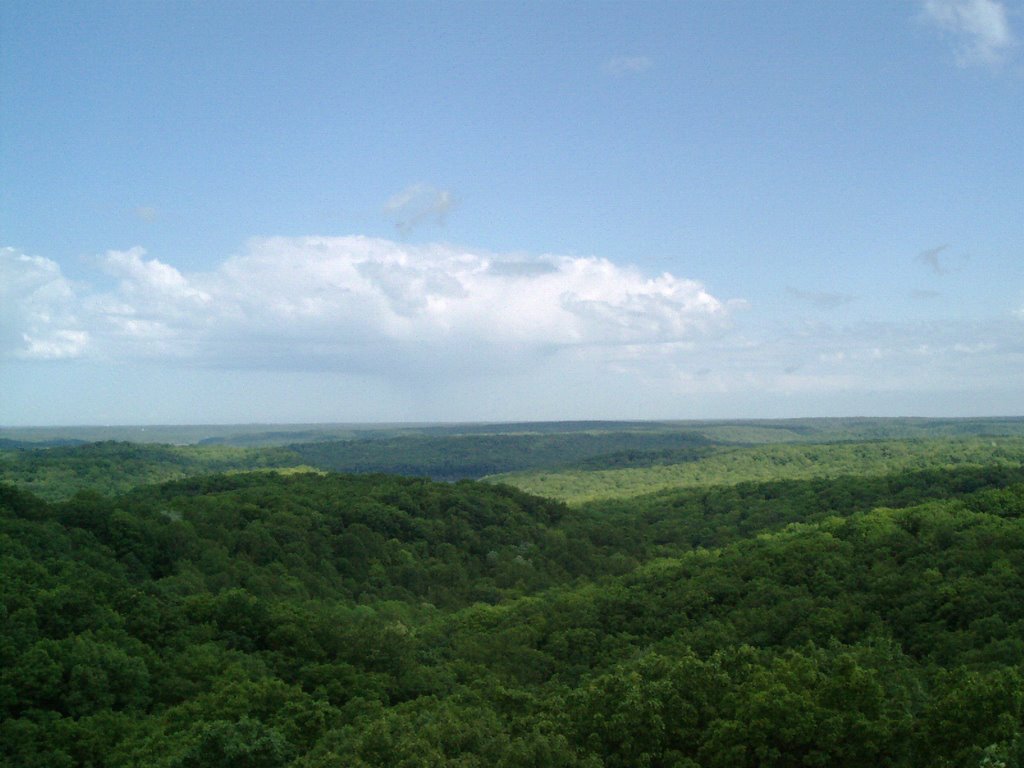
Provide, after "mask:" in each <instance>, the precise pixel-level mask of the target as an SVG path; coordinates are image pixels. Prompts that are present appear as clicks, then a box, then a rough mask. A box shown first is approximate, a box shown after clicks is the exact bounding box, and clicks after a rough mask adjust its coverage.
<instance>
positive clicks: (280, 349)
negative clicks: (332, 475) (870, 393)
mask: <svg viewBox="0 0 1024 768" xmlns="http://www.w3.org/2000/svg"><path fill="white" fill-rule="evenodd" d="M4 263H5V268H7V269H8V270H9V271H11V272H12V273H14V277H15V279H16V280H17V281H20V282H19V283H18V284H26V285H31V286H36V288H35V289H34V290H35V293H33V292H32V291H24V290H21V291H19V292H18V293H19V295H26V296H29V297H31V296H35V298H30V299H28V300H26V301H23V302H21V305H20V306H23V308H22V309H21V310H19V312H18V314H17V316H14V317H11V318H10V322H9V325H10V327H11V328H12V329H14V331H13V332H12V333H11V334H8V336H10V339H9V340H8V343H7V345H6V349H7V351H14V352H16V353H17V354H21V355H24V356H29V357H33V356H34V357H47V356H75V355H86V354H98V355H103V356H105V357H107V358H112V359H116V358H118V357H125V358H138V357H158V358H177V359H182V360H188V361H190V362H192V363H197V364H203V365H214V366H216V365H227V366H233V367H249V368H253V367H279V368H290V369H314V370H315V369H328V368H329V369H334V370H348V371H356V372H375V373H380V372H388V373H395V372H404V373H406V374H409V375H416V374H417V372H419V371H422V370H426V369H437V368H443V369H452V368H464V369H467V370H471V369H473V368H474V367H476V366H482V367H489V368H491V369H493V368H495V367H501V366H512V367H520V366H524V365H530V364H531V363H532V362H533V361H536V360H537V359H539V358H542V357H545V356H550V355H554V354H558V353H564V352H567V351H568V352H571V353H573V354H578V355H583V356H590V357H591V358H592V359H595V360H601V359H605V358H606V357H608V356H609V353H608V350H611V349H616V348H618V349H620V350H625V349H626V348H629V350H630V351H629V353H628V356H634V355H636V354H638V353H637V350H643V349H652V348H656V347H658V346H659V345H671V344H678V343H683V342H692V341H694V340H699V339H701V338H704V337H706V336H707V335H708V334H712V333H715V332H716V331H717V330H719V329H721V328H723V327H725V326H726V325H727V324H728V321H729V317H730V313H731V309H732V305H730V304H728V303H724V302H722V301H720V300H719V299H717V298H715V297H714V296H712V295H711V294H709V293H708V292H707V291H706V290H705V289H704V287H703V286H702V285H701V284H700V283H697V282H695V281H693V280H687V279H684V278H679V277H676V276H674V275H671V274H668V273H665V274H661V275H657V276H650V275H645V274H643V273H642V272H640V271H639V270H637V269H634V268H631V267H623V266H620V265H617V264H614V263H612V262H610V261H608V260H606V259H600V258H579V257H568V256H557V255H546V256H542V257H538V258H535V259H524V258H522V257H515V258H506V257H502V256H499V255H493V254H484V253H478V252H473V251H468V250H464V249H458V248H453V247H449V246H443V245H432V246H416V247H414V246H408V245H404V244H400V243H396V242H393V241H389V240H380V239H372V238H365V237H338V238H320V237H307V238H268V239H260V240H254V241H252V242H251V243H250V244H249V245H248V247H247V249H246V250H245V251H244V252H243V253H241V254H239V255H236V256H233V257H231V258H229V259H227V260H225V261H224V262H222V263H221V264H220V265H219V266H218V267H217V268H216V269H215V270H213V271H211V272H206V273H195V274H183V273H181V272H180V271H178V270H177V269H175V268H174V267H172V266H170V265H168V264H165V263H163V262H161V261H159V260H158V259H154V258H147V256H146V254H145V252H144V251H143V250H142V249H141V248H133V249H131V250H127V251H110V252H108V253H107V254H106V255H105V257H104V258H103V259H102V262H101V263H102V266H103V268H104V270H105V271H106V272H107V273H108V274H109V275H111V276H113V277H114V278H115V279H116V281H117V282H116V286H115V287H114V288H113V289H111V290H107V291H96V290H86V289H84V288H79V289H77V290H76V289H74V288H73V287H72V286H71V285H70V284H69V283H68V282H67V281H66V280H64V278H63V277H62V276H61V274H60V270H59V268H58V267H57V265H56V264H54V263H53V262H49V261H47V260H45V259H36V260H32V259H31V258H29V257H24V256H21V255H15V256H8V257H7V260H6V261H5V262H4ZM4 284H5V285H12V284H15V283H13V282H12V281H10V280H5V282H4ZM58 305H59V306H61V307H63V308H65V312H64V314H63V315H60V316H58V315H56V314H54V312H53V308H54V307H55V306H58ZM69 312H70V314H69ZM72 316H75V317H78V318H80V320H81V322H80V323H79V324H77V325H76V324H74V323H71V322H70V318H71V317H72ZM5 320H6V318H5ZM6 325H8V323H6V322H5V326H6ZM77 333H80V334H82V335H81V336H77V335H75V334H77ZM26 334H27V335H26ZM30 339H31V340H35V341H36V342H37V343H35V345H34V346H33V343H32V341H30ZM87 342H88V343H87ZM614 356H615V355H614V354H612V355H611V357H614Z"/></svg>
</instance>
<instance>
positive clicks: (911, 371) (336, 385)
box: [0, 0, 1024, 426]
mask: <svg viewBox="0 0 1024 768" xmlns="http://www.w3.org/2000/svg"><path fill="white" fill-rule="evenodd" d="M0 115H2V117H0V425H6V426H28V425H82V424H190V423H193V424H194V423H283V422H297V423H311V422H333V423H336V422H380V421H387V422H395V421H416V422H424V421H520V420H556V419H557V420H562V419H566V420H570V419H699V418H717V419H721V418H783V417H807V416H983V415H1021V414H1024V0H905V1H903V2H896V1H893V2H863V0H854V1H849V2H847V1H845V0H835V2H826V3H823V2H820V0H806V1H805V0H794V1H793V2H785V3H774V2H767V1H766V0H749V1H744V2H740V1H738V0H688V1H687V2H669V3H659V2H556V1H551V2H537V3H520V2H515V3H513V2H483V1H482V0H481V1H478V2H447V1H444V0H439V1H438V2H429V3H426V2H375V3H369V2H342V1H340V0H339V1H338V2H287V3H286V2H269V0H264V1H262V2H259V1H253V2H240V1H238V0H225V1H218V0H214V1H213V2H198V3H188V2H155V1H152V0H150V1H146V2H123V3H115V2H105V1H104V0H97V1H96V2H88V3H84V2H48V1H47V0H42V1H40V0H32V2H27V1H26V0H12V1H11V2H6V3H3V4H0Z"/></svg>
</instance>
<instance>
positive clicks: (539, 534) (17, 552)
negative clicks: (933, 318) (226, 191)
mask: <svg viewBox="0 0 1024 768" xmlns="http://www.w3.org/2000/svg"><path fill="white" fill-rule="evenodd" d="M1022 426H1024V422H1022V421H1021V420H1012V419H1008V420H999V421H985V420H972V421H968V420H964V421H963V422H956V421H949V420H947V421H943V422H928V423H922V422H920V421H917V420H914V421H903V420H876V421H872V420H858V421H856V422H849V421H847V422H837V421H834V420H829V421H821V422H815V421H807V422H800V423H792V422H758V423H730V424H722V423H706V424H702V423H686V424H653V423H652V424H622V425H614V424H607V423H588V424H585V425H570V424H559V425H517V427H516V428H511V427H505V426H503V427H501V428H493V429H486V428H472V429H470V428H465V429H460V428H455V427H447V428H443V429H442V428H419V429H415V430H412V429H401V430H394V429H381V430H379V431H376V432H373V433H368V432H367V433H355V432H353V433H351V434H348V435H342V434H341V432H340V431H338V430H335V431H334V432H333V433H332V434H329V435H324V434H320V433H316V432H315V431H312V430H308V429H304V430H303V431H302V432H301V433H300V432H298V431H296V432H293V433H290V434H292V435H293V436H294V435H298V434H301V436H300V437H298V438H296V440H295V442H288V441H287V440H285V439H283V438H282V433H281V432H280V431H277V430H273V431H271V430H268V431H267V432H266V433H260V432H255V431H253V430H247V431H244V432H240V433H239V438H238V441H237V442H236V441H235V440H234V439H233V438H232V436H231V435H230V434H221V435H219V436H213V438H212V439H208V438H209V437H210V436H206V437H204V436H203V435H202V433H200V432H193V433H192V434H191V435H190V436H191V437H193V438H194V442H192V443H190V444H187V445H174V444H171V443H149V444H143V443H138V442H128V441H125V440H102V441H100V442H95V441H90V440H89V439H88V438H89V437H93V436H94V435H89V436H88V437H87V438H86V441H85V442H82V443H76V442H74V441H75V440H78V439H81V438H82V436H81V435H75V434H71V433H68V434H56V435H29V436H25V435H7V436H6V438H7V440H8V441H9V442H7V443H4V444H3V445H2V446H0V559H2V562H0V574H2V579H0V596H2V600H0V612H2V615H0V619H2V620H0V765H4V766H11V767H12V768H13V767H14V766H18V767H19V768H20V767H22V766H25V767H28V768H34V767H39V768H43V767H44V766H46V767H49V766H68V767H69V768H70V767H72V766H82V767H85V766H111V767H114V766H118V767H120V766H165V767H167V768H170V767H172V766H174V767H176V768H177V767H181V768H184V767H185V766H188V767H192V768H194V767H199V766H211V767H212V766H245V767H253V768H264V767H266V768H271V767H276V766H282V767H283V766H289V767H291V768H313V767H317V768H326V767H328V766H408V767H410V768H412V767H413V766H447V765H453V766H481V767H482V766H509V767H512V766H552V767H554V766H565V767H569V766H585V767H587V768H597V767H598V766H612V767H615V766H622V767H626V766H649V767H651V768H662V767H665V768H667V767H669V766H676V767H679V768H698V767H701V768H719V767H721V768H725V767H726V766H729V767H732V766H740V767H743V766H749V767H750V768H754V767H760V766H780V767H783V766H786V767H788V766H865V767H866V766H900V767H903V766H906V767H907V768H910V767H916V766H930V767H934V768H954V767H955V768H960V767H963V768H967V767H968V766H969V767H971V768H974V767H975V766H977V767H978V768H981V767H982V766H985V767H986V768H995V767H996V766H1003V767H1005V768H1020V766H1024V436H1022V433H1024V430H1022V428H1021V427H1022ZM261 434H262V435H263V437H261V436H260V435H261ZM773 434H774V435H775V436H776V439H774V440H773V439H771V436H772V435H773ZM0 437H4V435H2V434H0ZM33 437H35V438H39V439H40V440H45V441H47V442H46V443H45V444H37V441H34V440H32V439H31V438H33ZM101 437H105V436H102V435H101ZM204 440H205V442H204Z"/></svg>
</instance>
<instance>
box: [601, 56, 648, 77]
mask: <svg viewBox="0 0 1024 768" xmlns="http://www.w3.org/2000/svg"><path fill="white" fill-rule="evenodd" d="M652 66H654V62H653V61H652V60H651V59H650V58H649V57H647V56H616V57H614V58H612V59H609V60H608V61H606V62H605V65H604V71H605V72H607V73H608V74H611V75H615V76H616V77H622V76H624V75H638V74H640V73H641V72H646V71H647V70H648V69H650V68H651V67H652Z"/></svg>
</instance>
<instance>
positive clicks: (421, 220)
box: [384, 184, 455, 235]
mask: <svg viewBox="0 0 1024 768" xmlns="http://www.w3.org/2000/svg"><path fill="white" fill-rule="evenodd" d="M454 203H455V201H454V199H453V198H452V194H451V192H449V191H448V190H446V189H436V188H434V187H432V186H430V185H429V184H411V185H409V186H408V187H406V188H405V189H403V190H402V191H401V192H399V193H398V194H397V195H394V196H393V197H392V198H391V199H390V200H388V201H387V202H386V203H385V204H384V213H385V214H387V215H388V217H390V218H391V219H392V220H394V222H395V227H396V228H397V229H398V231H399V232H400V233H402V234H403V235H405V234H408V233H409V232H411V231H412V230H413V229H415V228H417V227H418V226H420V225H422V224H425V223H427V222H430V221H433V222H434V223H435V224H437V225H439V226H440V225H443V224H444V222H445V217H446V216H447V215H448V213H449V212H450V211H451V209H452V206H453V205H454Z"/></svg>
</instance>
